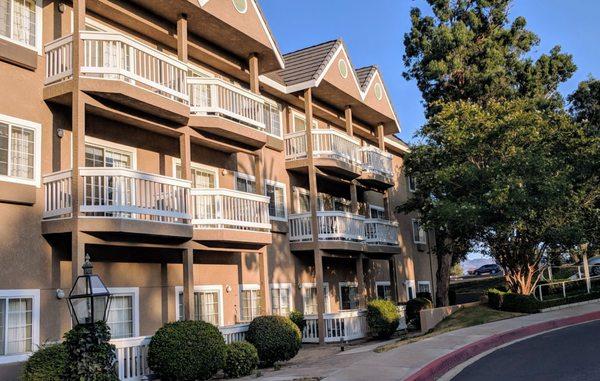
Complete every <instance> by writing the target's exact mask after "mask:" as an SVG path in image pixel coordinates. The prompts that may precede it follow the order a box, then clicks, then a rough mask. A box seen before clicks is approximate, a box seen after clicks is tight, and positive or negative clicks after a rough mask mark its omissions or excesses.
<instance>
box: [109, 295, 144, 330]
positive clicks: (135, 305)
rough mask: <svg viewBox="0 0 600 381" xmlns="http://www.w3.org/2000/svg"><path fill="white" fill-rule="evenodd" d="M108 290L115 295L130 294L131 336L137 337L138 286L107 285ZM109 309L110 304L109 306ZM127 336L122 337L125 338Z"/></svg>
mask: <svg viewBox="0 0 600 381" xmlns="http://www.w3.org/2000/svg"><path fill="white" fill-rule="evenodd" d="M108 291H109V292H110V293H111V295H116V296H132V298H131V299H132V303H133V304H132V306H131V309H132V316H131V318H132V320H133V336H132V337H138V336H139V335H140V289H139V287H108ZM109 309H110V306H109ZM126 339H128V338H122V340H126ZM115 340H121V339H115Z"/></svg>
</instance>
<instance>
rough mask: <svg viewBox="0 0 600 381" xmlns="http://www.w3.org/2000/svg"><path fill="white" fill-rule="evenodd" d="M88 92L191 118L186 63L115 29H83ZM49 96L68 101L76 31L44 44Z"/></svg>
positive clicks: (172, 116)
mask: <svg viewBox="0 0 600 381" xmlns="http://www.w3.org/2000/svg"><path fill="white" fill-rule="evenodd" d="M80 36H81V43H82V48H83V65H82V66H81V68H80V73H81V74H80V86H81V89H82V90H83V91H86V92H88V93H91V94H95V95H98V96H100V97H103V98H106V99H109V100H111V101H114V102H116V103H118V104H121V105H124V106H127V107H131V108H136V109H139V110H141V111H145V112H148V113H151V114H154V115H156V116H159V117H162V118H166V119H171V120H174V121H177V122H187V119H188V117H189V107H188V103H189V96H188V93H187V91H188V89H187V66H186V65H185V64H184V63H183V62H180V61H178V60H177V59H176V58H173V57H171V56H169V55H167V54H165V53H163V52H160V51H158V50H156V49H153V48H151V47H149V46H146V45H144V44H142V43H140V42H138V41H136V40H134V39H132V38H130V37H127V36H125V35H123V34H120V33H113V32H89V31H86V32H81V34H80ZM44 50H45V57H46V78H45V81H44V84H45V85H46V88H45V90H44V98H45V99H46V100H53V101H56V102H58V103H65V104H66V103H69V102H70V99H69V98H70V97H69V96H68V94H69V93H70V92H71V91H72V90H71V85H70V83H69V82H70V81H69V80H71V79H72V78H73V35H68V36H64V37H62V38H59V39H57V40H55V41H52V42H50V43H49V44H47V45H46V46H45V49H44Z"/></svg>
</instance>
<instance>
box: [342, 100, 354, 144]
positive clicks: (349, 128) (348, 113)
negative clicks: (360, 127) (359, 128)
mask: <svg viewBox="0 0 600 381" xmlns="http://www.w3.org/2000/svg"><path fill="white" fill-rule="evenodd" d="M344 119H345V120H346V133H347V134H348V136H350V137H352V136H354V125H353V122H352V107H350V106H347V107H346V109H345V110H344Z"/></svg>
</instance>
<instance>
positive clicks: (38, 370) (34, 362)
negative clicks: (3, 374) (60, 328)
mask: <svg viewBox="0 0 600 381" xmlns="http://www.w3.org/2000/svg"><path fill="white" fill-rule="evenodd" d="M66 363H67V348H66V347H65V346H64V344H62V343H61V344H46V345H42V346H40V348H39V349H38V350H37V351H36V352H35V353H34V354H32V355H31V357H29V359H28V360H27V362H26V363H25V366H24V367H23V381H60V380H61V379H62V378H61V377H62V376H63V373H64V371H65V364H66Z"/></svg>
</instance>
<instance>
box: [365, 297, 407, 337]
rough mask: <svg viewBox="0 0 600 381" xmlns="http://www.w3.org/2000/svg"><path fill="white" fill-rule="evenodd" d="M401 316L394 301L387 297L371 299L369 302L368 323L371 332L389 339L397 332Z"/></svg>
mask: <svg viewBox="0 0 600 381" xmlns="http://www.w3.org/2000/svg"><path fill="white" fill-rule="evenodd" d="M399 322H400V316H399V315H398V310H397V309H396V306H395V305H394V303H392V302H391V301H389V300H386V299H375V300H371V301H370V302H369V303H368V304H367V324H369V329H370V330H371V334H372V335H373V336H375V337H377V338H379V339H387V338H389V337H390V336H392V335H393V334H394V332H396V330H397V329H398V323H399Z"/></svg>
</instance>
